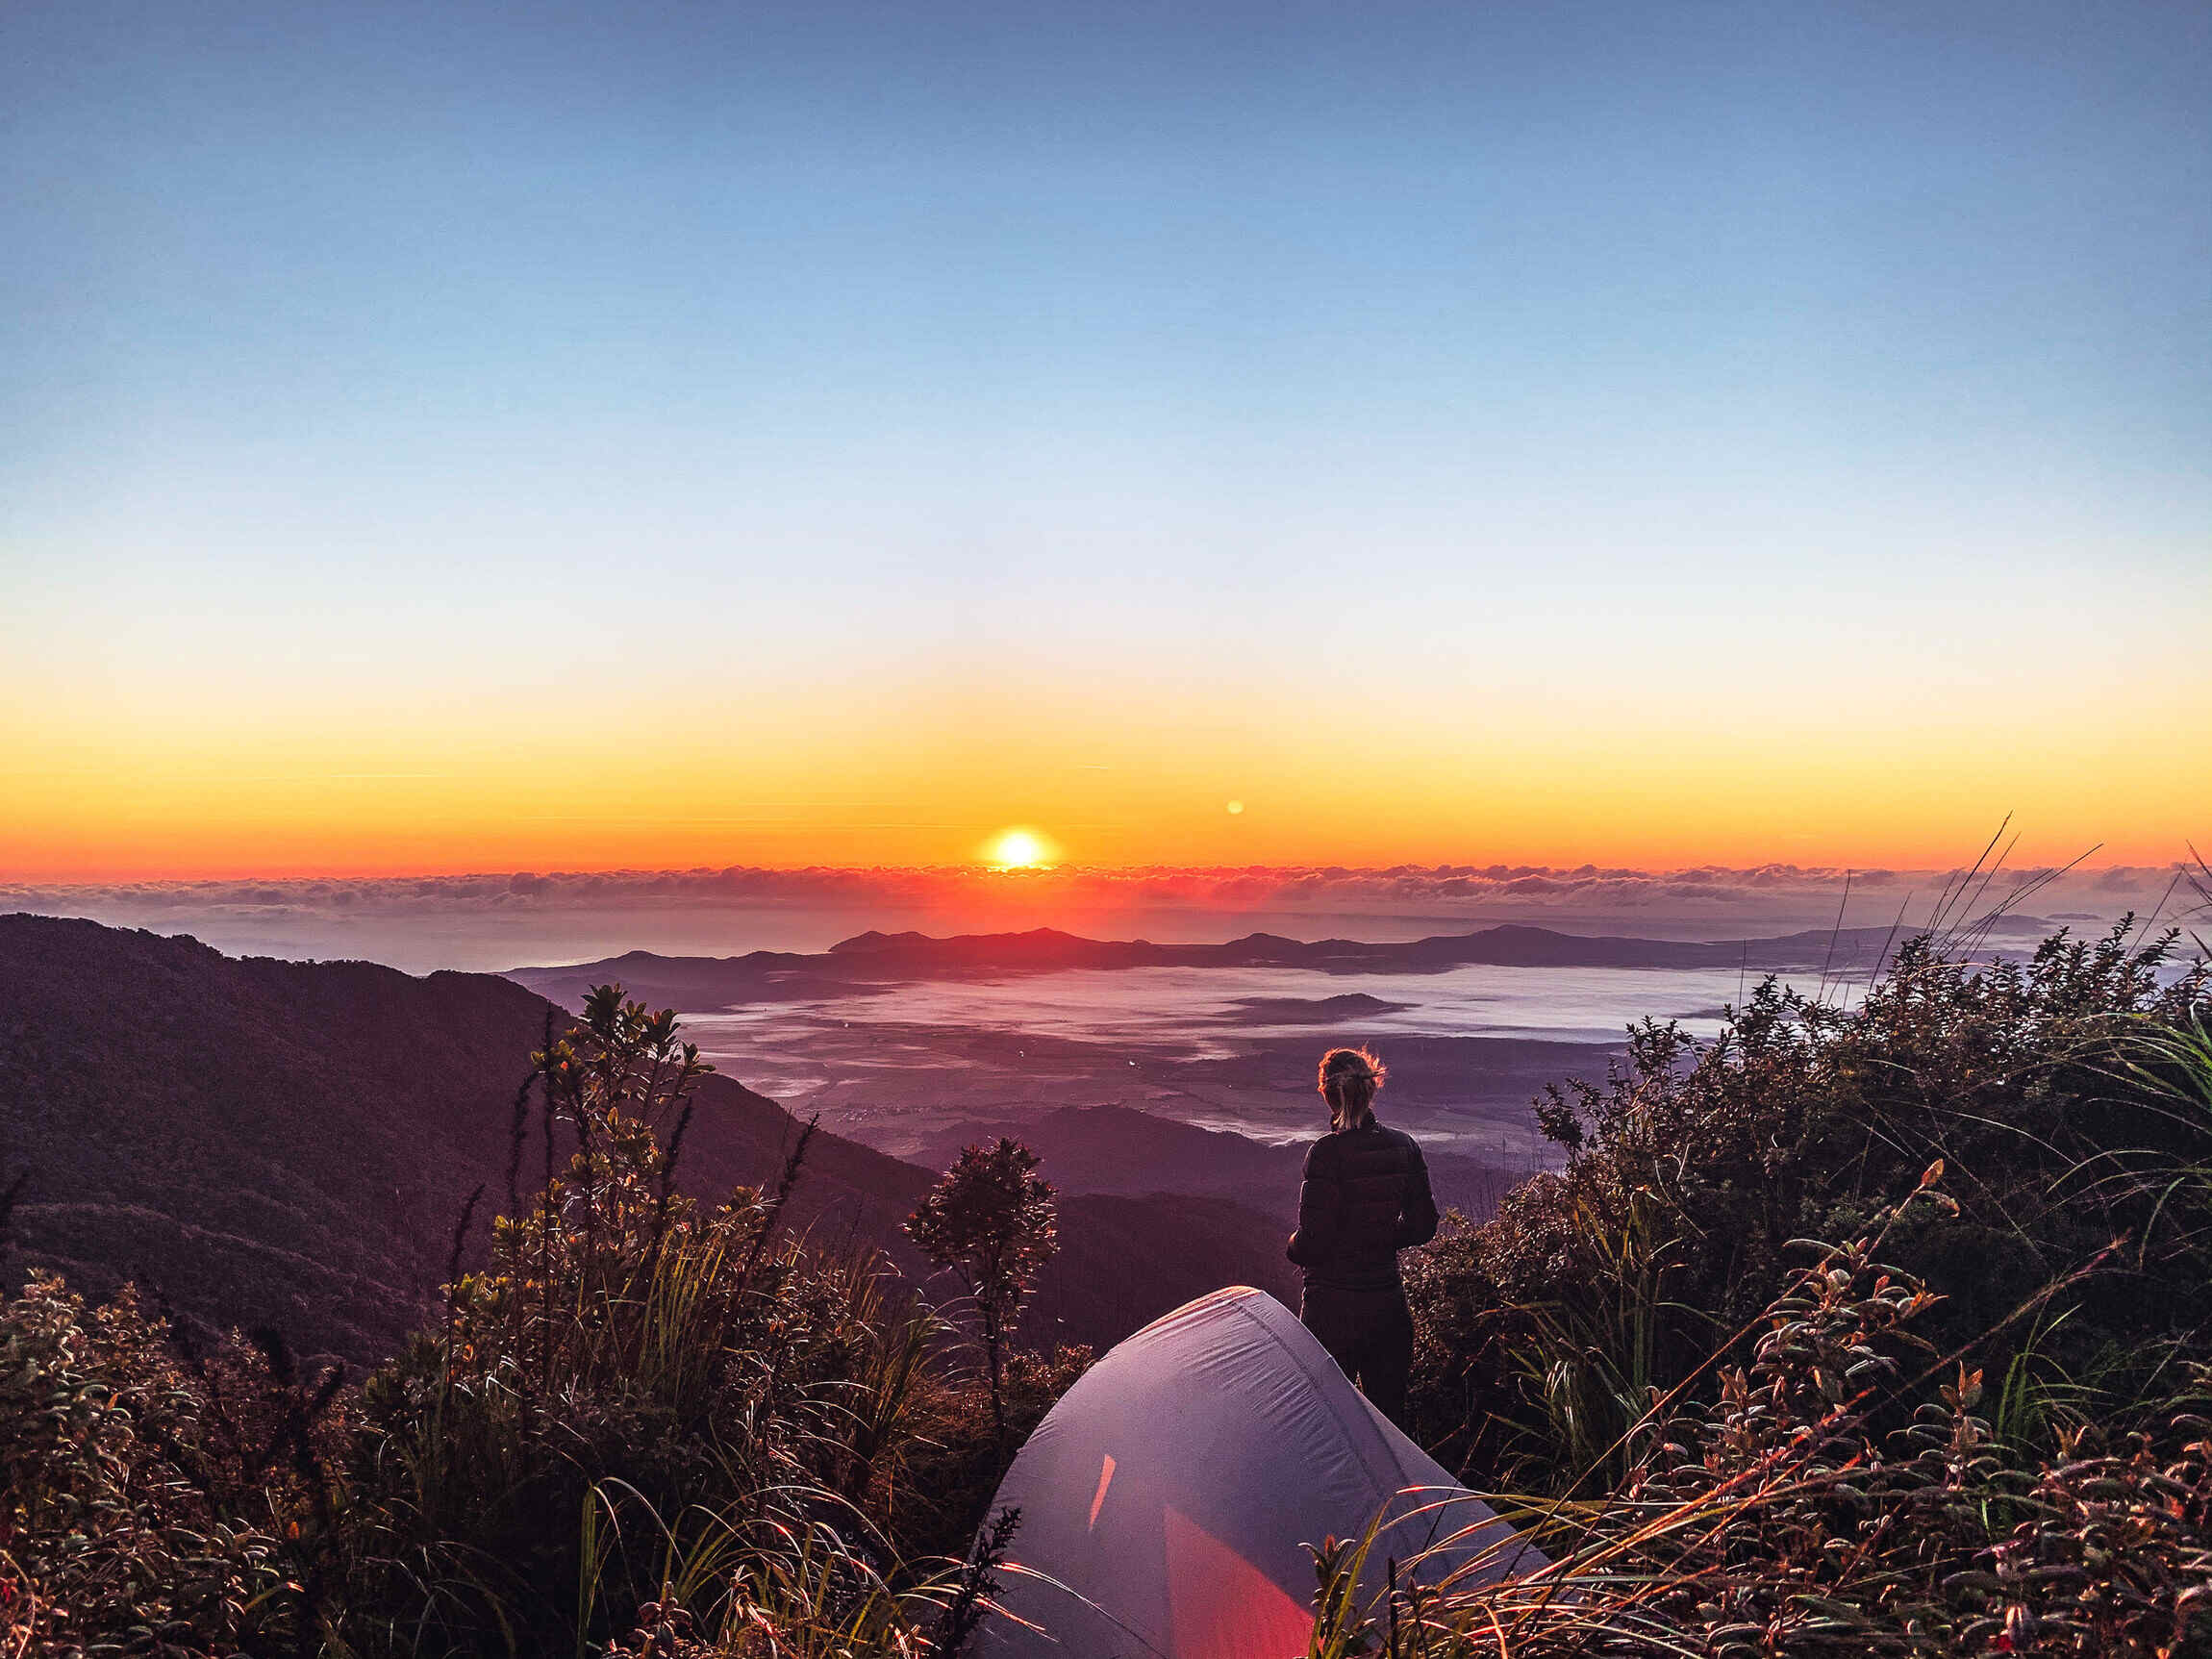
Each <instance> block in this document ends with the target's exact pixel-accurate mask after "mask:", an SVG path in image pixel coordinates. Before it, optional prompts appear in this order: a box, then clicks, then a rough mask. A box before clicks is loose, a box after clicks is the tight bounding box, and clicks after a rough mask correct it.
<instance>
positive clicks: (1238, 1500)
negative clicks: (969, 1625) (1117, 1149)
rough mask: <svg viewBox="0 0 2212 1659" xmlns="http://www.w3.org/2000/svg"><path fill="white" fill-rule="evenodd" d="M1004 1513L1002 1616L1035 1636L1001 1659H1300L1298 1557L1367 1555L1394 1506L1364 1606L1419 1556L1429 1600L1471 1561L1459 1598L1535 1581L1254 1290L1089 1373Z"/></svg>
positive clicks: (1013, 1487) (1126, 1349)
mask: <svg viewBox="0 0 2212 1659" xmlns="http://www.w3.org/2000/svg"><path fill="white" fill-rule="evenodd" d="M1009 1504H1012V1505H1015V1506H1017V1507H1018V1508H1019V1509H1020V1511H1021V1525H1020V1529H1019V1530H1018V1533H1017V1534H1016V1536H1015V1540H1014V1547H1013V1551H1012V1560H1013V1561H1014V1562H1015V1563H1017V1564H1018V1566H1019V1567H1020V1568H1022V1569H1024V1570H1026V1571H1018V1572H1007V1573H1002V1574H1001V1580H1000V1581H1001V1586H1002V1588H1001V1593H1000V1596H999V1600H1000V1602H1001V1604H1002V1605H1003V1606H1004V1607H1005V1608H1006V1609H1007V1610H1008V1611H1009V1612H1010V1613H1012V1614H1014V1615H1016V1616H1017V1618H1018V1620H1021V1621H1027V1622H1028V1623H1029V1624H1033V1625H1036V1626H1039V1627H1040V1630H1031V1629H1025V1628H1023V1626H1022V1625H1021V1624H1020V1623H1018V1622H1016V1621H1015V1620H1008V1619H994V1620H993V1621H990V1624H989V1625H988V1626H987V1628H988V1629H989V1631H990V1635H989V1637H988V1644H989V1646H988V1651H989V1652H990V1654H991V1656H992V1659H1047V1656H1050V1659H1144V1656H1145V1655H1158V1656H1161V1659H1290V1656H1292V1655H1295V1654H1298V1653H1302V1652H1303V1651H1304V1650H1305V1646H1306V1642H1307V1638H1308V1636H1309V1635H1310V1634H1311V1632H1312V1630H1313V1612H1312V1608H1313V1595H1314V1565H1313V1557H1312V1556H1311V1555H1310V1554H1309V1553H1308V1551H1307V1550H1306V1548H1305V1546H1306V1545H1308V1544H1319V1543H1320V1542H1321V1540H1322V1539H1323V1538H1324V1537H1326V1536H1329V1535H1331V1534H1333V1535H1335V1536H1336V1537H1338V1538H1345V1537H1354V1538H1356V1537H1358V1536H1359V1535H1360V1533H1361V1532H1362V1530H1363V1529H1364V1528H1365V1527H1366V1525H1367V1523H1368V1522H1369V1521H1370V1520H1372V1519H1373V1518H1374V1517H1375V1516H1376V1515H1377V1514H1378V1513H1381V1512H1383V1510H1384V1506H1385V1505H1386V1504H1387V1505H1389V1506H1390V1507H1389V1514H1390V1516H1391V1517H1392V1519H1391V1521H1390V1522H1389V1524H1388V1525H1387V1527H1386V1529H1385V1530H1384V1532H1383V1533H1382V1535H1381V1536H1380V1538H1379V1539H1378V1540H1377V1542H1376V1544H1375V1546H1374V1549H1373V1551H1372V1553H1371V1554H1370V1562H1369V1567H1368V1569H1367V1571H1366V1573H1365V1574H1364V1575H1363V1578H1362V1582H1361V1595H1362V1597H1363V1599H1364V1598H1365V1597H1366V1596H1369V1595H1370V1594H1372V1593H1373V1591H1374V1589H1375V1588H1376V1587H1377V1586H1379V1585H1380V1584H1381V1582H1382V1580H1383V1576H1384V1572H1385V1563H1386V1561H1387V1560H1388V1559H1390V1558H1393V1557H1395V1558H1396V1559H1397V1560H1398V1561H1400V1562H1405V1561H1408V1560H1410V1559H1412V1558H1414V1557H1417V1556H1420V1554H1421V1553H1422V1552H1423V1551H1424V1550H1425V1549H1432V1548H1433V1550H1434V1554H1433V1555H1432V1557H1431V1559H1430V1560H1429V1561H1428V1563H1427V1564H1426V1565H1425V1566H1424V1567H1423V1569H1422V1570H1421V1571H1420V1578H1421V1580H1422V1581H1423V1582H1424V1583H1432V1584H1433V1583H1434V1582H1436V1580H1437V1579H1438V1578H1439V1577H1441V1576H1442V1575H1443V1574H1444V1573H1445V1571H1449V1570H1450V1568H1451V1567H1453V1566H1455V1565H1461V1564H1467V1563H1474V1565H1473V1566H1472V1567H1470V1570H1469V1571H1467V1572H1466V1574H1465V1576H1463V1577H1460V1578H1457V1579H1455V1580H1454V1582H1455V1583H1458V1584H1466V1585H1473V1584H1478V1583H1482V1582H1487V1581H1489V1580H1492V1579H1496V1578H1499V1577H1503V1576H1504V1575H1505V1574H1506V1573H1508V1572H1526V1571H1532V1570H1534V1569H1535V1568H1537V1567H1540V1566H1542V1565H1543V1564H1544V1558H1543V1557H1542V1556H1541V1555H1539V1554H1538V1553H1537V1552H1536V1551H1535V1549H1533V1548H1532V1547H1530V1546H1526V1545H1521V1544H1518V1543H1517V1542H1516V1541H1515V1538H1514V1534H1513V1532H1512V1529H1511V1528H1510V1527H1508V1526H1507V1525H1506V1523H1505V1522H1504V1521H1499V1520H1497V1519H1496V1516H1495V1515H1494V1514H1493V1513H1492V1511H1491V1510H1490V1509H1489V1508H1488V1507H1487V1506H1486V1505H1484V1504H1483V1503H1482V1502H1481V1501H1480V1500H1479V1499H1477V1498H1474V1497H1472V1496H1468V1495H1467V1493H1466V1491H1465V1489H1464V1488H1461V1487H1459V1486H1457V1485H1456V1484H1455V1483H1454V1482H1453V1481H1452V1478H1451V1476H1450V1475H1449V1474H1447V1473H1446V1472H1445V1470H1444V1469H1443V1468H1442V1467H1441V1466H1440V1465H1439V1464H1437V1463H1436V1462H1435V1461H1434V1460H1433V1459H1431V1458H1430V1457H1429V1456H1428V1455H1427V1454H1426V1453H1424V1452H1423V1451H1422V1450H1421V1449H1420V1447H1419V1446H1417V1445H1414V1444H1413V1442H1411V1441H1410V1440H1408V1439H1406V1437H1405V1436H1404V1435H1402V1434H1400V1433H1399V1432H1398V1431H1397V1430H1396V1429H1395V1428H1394V1427H1392V1426H1391V1424H1390V1422H1389V1421H1388V1420H1386V1419H1385V1418H1384V1417H1383V1416H1382V1414H1381V1413H1380V1412H1378V1411H1376V1410H1375V1409H1374V1408H1373V1407H1372V1406H1370V1405H1369V1404H1368V1402H1367V1398H1366V1396H1365V1395H1362V1394H1361V1393H1360V1392H1359V1390H1357V1389H1356V1388H1354V1387H1353V1386H1352V1384H1351V1383H1350V1382H1349V1381H1348V1380H1347V1379H1346V1378H1345V1374H1344V1372H1343V1371H1341V1370H1338V1369H1337V1366H1336V1362H1335V1361H1333V1360H1331V1359H1330V1358H1329V1356H1328V1353H1327V1351H1326V1350H1325V1349H1323V1348H1322V1346H1321V1345H1320V1343H1319V1342H1317V1341H1315V1340H1314V1337H1313V1335H1312V1333H1311V1332H1309V1331H1308V1330H1307V1329H1306V1328H1305V1326H1303V1325H1302V1324H1300V1323H1299V1322H1298V1320H1297V1319H1296V1317H1295V1315H1293V1314H1292V1313H1291V1311H1290V1310H1289V1309H1287V1308H1285V1307H1284V1306H1283V1305H1282V1304H1281V1303H1280V1302H1278V1301H1276V1300H1275V1299H1274V1298H1273V1297H1271V1296H1269V1295H1266V1294H1265V1293H1263V1292H1260V1291H1254V1290H1247V1289H1244V1288H1243V1287H1238V1288H1235V1289H1231V1290H1225V1291H1217V1292H1215V1293H1214V1294H1213V1295H1210V1296H1204V1297H1201V1298H1200V1299H1199V1300H1197V1301H1194V1302H1192V1303H1191V1304H1189V1305H1188V1306H1187V1307H1182V1308H1178V1309H1177V1310H1176V1311H1175V1312H1173V1313H1171V1314H1169V1315H1168V1316H1167V1317H1166V1318H1165V1319H1162V1320H1155V1321H1154V1322H1153V1323H1151V1324H1149V1325H1146V1326H1145V1327H1144V1329H1143V1330H1141V1331H1139V1332H1138V1333H1137V1334H1136V1335H1135V1336H1133V1337H1131V1338H1129V1339H1128V1340H1127V1341H1126V1342H1124V1343H1121V1344H1119V1345H1117V1346H1116V1347H1115V1348H1114V1349H1113V1350H1112V1351H1111V1352H1110V1353H1108V1354H1107V1355H1106V1357H1105V1358H1104V1359H1102V1360H1100V1361H1099V1362H1098V1363H1097V1364H1096V1365H1094V1366H1093V1367H1092V1368H1091V1370H1089V1371H1087V1372H1086V1373H1085V1374H1084V1376H1083V1378H1082V1380H1081V1381H1079V1382H1078V1383H1076V1385H1075V1386H1074V1387H1073V1388H1071V1389H1069V1390H1068V1394H1067V1396H1066V1397H1065V1398H1063V1399H1062V1400H1061V1401H1060V1403H1059V1404H1058V1405H1056V1406H1055V1407H1053V1409H1052V1412H1051V1415H1049V1416H1048V1417H1046V1418H1045V1420H1043V1422H1042V1423H1040V1424H1039V1425H1038V1427H1037V1432H1036V1433H1035V1434H1033V1435H1031V1436H1030V1437H1029V1440H1028V1442H1027V1443H1026V1444H1025V1445H1023V1446H1022V1448H1021V1452H1020V1455H1019V1456H1018V1457H1017V1458H1016V1459H1015V1460H1014V1467H1013V1468H1012V1469H1010V1470H1007V1472H1006V1478H1005V1480H1004V1481H1002V1482H1001V1483H1000V1484H999V1488H998V1496H997V1498H996V1500H995V1502H994V1504H993V1513H994V1514H995V1513H996V1512H997V1510H998V1509H1000V1508H1003V1507H1004V1506H1006V1505H1009ZM1454 1535H1458V1536H1454ZM1032 1573H1034V1574H1042V1575H1043V1577H1042V1578H1040V1577H1036V1576H1031V1574H1032ZM1045 1580H1051V1581H1054V1582H1045ZM1402 1581H1403V1580H1402V1579H1401V1582H1402ZM1061 1587H1065V1588H1061ZM1087 1603H1094V1604H1095V1605H1094V1606H1092V1605H1087Z"/></svg>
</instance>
